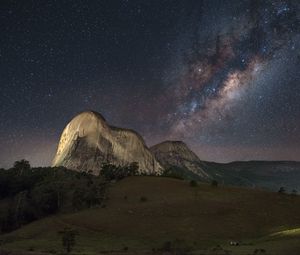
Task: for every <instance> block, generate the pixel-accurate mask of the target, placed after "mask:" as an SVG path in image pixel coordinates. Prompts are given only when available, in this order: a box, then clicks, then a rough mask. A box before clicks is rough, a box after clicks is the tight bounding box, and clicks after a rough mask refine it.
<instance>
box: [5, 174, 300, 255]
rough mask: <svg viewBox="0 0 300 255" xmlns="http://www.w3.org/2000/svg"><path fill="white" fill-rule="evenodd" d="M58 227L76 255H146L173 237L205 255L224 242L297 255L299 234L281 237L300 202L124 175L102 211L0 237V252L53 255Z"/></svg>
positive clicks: (299, 223)
mask: <svg viewBox="0 0 300 255" xmlns="http://www.w3.org/2000/svg"><path fill="white" fill-rule="evenodd" d="M141 196H144V197H146V198H147V201H146V202H141V201H140V198H141ZM64 226H71V227H72V228H75V229H77V230H78V231H79V233H80V234H79V236H78V238H77V239H78V245H77V247H76V252H77V253H85V254H87V253H91V254H93V253H98V252H100V251H110V250H115V251H116V250H121V249H123V248H124V247H126V246H127V247H129V251H132V250H139V251H145V250H151V249H152V248H158V247H161V246H162V244H163V242H165V241H168V240H175V239H176V238H179V239H184V240H186V241H187V242H188V243H189V245H191V246H193V248H194V249H195V250H202V252H203V253H204V254H205V252H206V251H205V249H207V248H211V247H213V246H215V245H217V244H221V245H222V246H224V247H226V246H227V244H228V242H229V240H239V241H241V242H244V243H253V245H242V246H240V247H226V248H227V249H230V250H233V254H249V253H250V254H252V253H253V250H254V249H255V248H264V249H266V250H267V251H273V253H272V254H277V253H276V251H277V252H278V254H286V252H287V251H289V252H290V253H289V254H293V251H295V252H296V251H298V250H299V249H300V242H299V240H300V231H299V230H296V231H294V232H291V231H290V232H289V231H288V232H282V231H286V230H290V229H295V228H299V227H300V197H299V196H289V195H280V194H277V193H271V192H266V191H259V190H249V189H243V188H231V187H217V188H216V187H211V186H209V185H207V184H201V185H199V187H190V186H189V184H188V183H187V182H185V181H181V180H176V179H169V178H159V177H131V178H127V179H125V180H123V181H120V182H118V183H116V184H113V185H112V187H111V188H110V192H109V199H108V201H107V202H106V207H105V208H97V209H90V210H85V211H80V212H77V213H73V214H61V215H57V216H53V217H49V218H46V219H43V220H40V221H37V222H34V223H32V224H29V225H27V226H24V227H23V228H21V229H19V230H17V231H14V232H12V233H10V234H7V235H4V236H2V237H1V236H0V238H1V239H2V240H3V241H4V244H3V248H5V249H19V250H29V249H30V248H33V249H34V250H35V251H45V252H50V251H60V249H61V248H60V246H61V244H60V236H59V235H58V234H57V231H59V230H61V229H63V227H64ZM274 233H276V234H274ZM281 250H283V253H280V252H281ZM207 252H208V251H207ZM209 254H213V253H209ZM294 254H297V253H294Z"/></svg>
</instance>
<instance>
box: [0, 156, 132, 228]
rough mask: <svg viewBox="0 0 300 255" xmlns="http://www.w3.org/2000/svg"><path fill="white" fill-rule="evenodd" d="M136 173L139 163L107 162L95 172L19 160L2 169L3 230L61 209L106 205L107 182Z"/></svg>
mask: <svg viewBox="0 0 300 255" xmlns="http://www.w3.org/2000/svg"><path fill="white" fill-rule="evenodd" d="M137 173H138V165H137V163H132V164H130V165H128V166H123V167H121V166H114V165H112V164H104V165H103V167H102V169H101V174H100V175H99V176H95V175H92V174H90V173H89V172H88V173H87V172H76V171H72V170H68V169H66V168H64V167H54V168H52V167H36V168H32V167H31V166H30V164H29V162H28V161H26V160H20V161H16V162H15V164H14V166H13V167H12V168H10V169H8V170H5V169H0V232H1V233H3V232H9V231H12V230H15V229H17V228H19V227H21V226H22V225H24V224H27V223H30V222H32V221H34V220H37V219H40V218H43V217H45V216H48V215H51V214H55V213H58V212H62V213H66V212H72V211H78V210H82V209H86V208H91V207H97V206H104V205H103V201H104V200H105V198H106V187H107V184H108V183H109V182H110V181H112V180H120V179H123V178H125V177H127V176H133V175H136V174H137Z"/></svg>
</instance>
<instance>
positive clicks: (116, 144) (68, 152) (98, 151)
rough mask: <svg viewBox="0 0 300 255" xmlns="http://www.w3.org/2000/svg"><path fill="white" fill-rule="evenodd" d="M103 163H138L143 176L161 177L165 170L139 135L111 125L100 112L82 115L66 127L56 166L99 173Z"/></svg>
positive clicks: (56, 158) (56, 156) (89, 112)
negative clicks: (157, 175) (145, 174)
mask: <svg viewBox="0 0 300 255" xmlns="http://www.w3.org/2000/svg"><path fill="white" fill-rule="evenodd" d="M104 162H109V163H112V164H115V165H126V164H129V163H131V162H137V163H138V164H139V169H140V172H144V173H153V174H159V173H161V172H162V170H163V168H162V166H161V165H160V164H159V163H158V162H157V160H156V159H155V157H154V156H153V155H152V153H151V152H150V151H149V149H148V148H147V146H146V145H145V142H144V140H143V138H142V137H141V136H140V135H139V134H138V133H136V132H135V131H133V130H129V129H123V128H117V127H112V126H110V125H108V123H107V122H106V120H105V119H104V118H103V116H102V115H101V114H100V113H97V112H94V111H85V112H82V113H80V114H78V115H77V116H75V117H74V118H73V119H72V120H71V121H70V122H69V123H68V125H67V126H66V127H65V129H64V131H63V133H62V135H61V138H60V141H59V145H58V148H57V153H56V155H55V158H54V160H53V166H65V167H67V168H70V169H74V170H78V171H89V170H91V171H93V173H94V174H98V173H99V171H100V169H101V165H102V164H103V163H104Z"/></svg>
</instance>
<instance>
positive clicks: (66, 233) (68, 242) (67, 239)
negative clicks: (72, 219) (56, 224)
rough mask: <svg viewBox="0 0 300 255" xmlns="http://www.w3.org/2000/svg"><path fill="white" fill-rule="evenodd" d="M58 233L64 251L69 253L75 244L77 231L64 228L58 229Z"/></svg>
mask: <svg viewBox="0 0 300 255" xmlns="http://www.w3.org/2000/svg"><path fill="white" fill-rule="evenodd" d="M58 233H59V234H62V239H61V240H62V246H63V248H64V249H65V251H66V253H67V254H69V253H70V252H71V251H72V249H73V247H74V246H75V244H76V239H75V238H76V235H78V232H77V231H75V230H72V229H70V228H65V229H64V230H63V231H59V232H58Z"/></svg>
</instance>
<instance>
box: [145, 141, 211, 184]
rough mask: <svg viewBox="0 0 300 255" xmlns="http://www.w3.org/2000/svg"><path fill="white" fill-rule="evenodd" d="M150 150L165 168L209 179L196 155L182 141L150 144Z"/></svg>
mask: <svg viewBox="0 0 300 255" xmlns="http://www.w3.org/2000/svg"><path fill="white" fill-rule="evenodd" d="M150 151H151V152H152V154H153V155H154V156H155V158H156V159H157V160H158V161H159V162H160V164H161V165H162V166H163V167H164V168H165V169H168V168H176V169H179V170H182V171H183V174H184V175H190V176H193V177H197V176H198V177H199V179H201V180H209V179H211V177H210V175H209V174H208V173H207V172H206V171H205V170H204V168H203V164H202V162H201V160H200V159H199V158H198V156H197V155H196V154H195V153H194V152H193V151H192V150H190V149H189V147H188V146H187V145H186V144H185V143H184V142H182V141H165V142H162V143H159V144H157V145H154V146H152V147H151V148H150Z"/></svg>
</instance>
